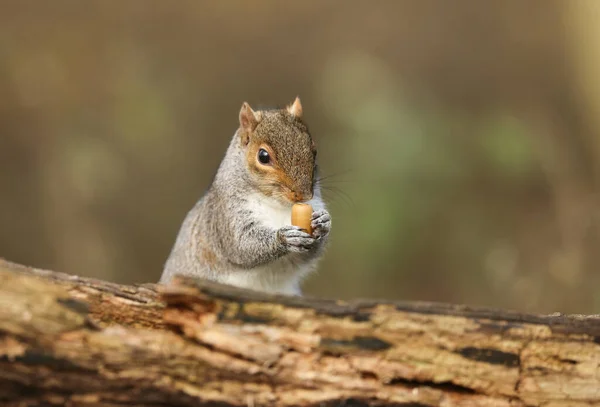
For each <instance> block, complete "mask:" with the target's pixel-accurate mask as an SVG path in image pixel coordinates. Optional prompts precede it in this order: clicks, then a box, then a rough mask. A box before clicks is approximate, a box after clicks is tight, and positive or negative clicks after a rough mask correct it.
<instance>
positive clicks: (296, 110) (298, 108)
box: [287, 96, 302, 118]
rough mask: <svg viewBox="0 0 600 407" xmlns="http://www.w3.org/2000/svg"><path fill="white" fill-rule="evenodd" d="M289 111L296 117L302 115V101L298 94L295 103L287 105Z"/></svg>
mask: <svg viewBox="0 0 600 407" xmlns="http://www.w3.org/2000/svg"><path fill="white" fill-rule="evenodd" d="M287 111H288V113H289V114H291V115H292V116H294V117H298V118H300V117H302V104H301V103H300V98H299V97H298V96H296V99H295V100H294V103H292V104H291V105H289V106H288V107H287Z"/></svg>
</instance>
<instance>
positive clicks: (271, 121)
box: [160, 98, 331, 295]
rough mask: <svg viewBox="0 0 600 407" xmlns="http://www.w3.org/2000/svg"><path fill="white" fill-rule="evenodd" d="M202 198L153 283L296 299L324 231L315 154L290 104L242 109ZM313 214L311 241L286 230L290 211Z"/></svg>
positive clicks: (298, 111)
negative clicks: (302, 208)
mask: <svg viewBox="0 0 600 407" xmlns="http://www.w3.org/2000/svg"><path fill="white" fill-rule="evenodd" d="M239 122H240V125H239V128H238V130H237V131H236V132H235V134H234V136H233V138H232V140H231V142H230V144H229V147H228V149H227V152H226V154H225V157H224V159H223V161H222V162H221V164H220V166H219V169H218V171H217V174H216V176H215V178H214V179H213V182H212V184H211V186H210V188H209V189H208V191H207V192H206V193H205V194H204V196H202V198H201V199H200V200H199V201H198V202H197V203H196V205H195V206H194V207H193V208H192V209H191V210H190V211H189V212H188V214H187V216H186V218H185V220H184V222H183V224H182V226H181V228H180V230H179V234H178V236H177V239H176V241H175V244H174V246H173V248H172V250H171V253H170V255H169V258H168V259H167V261H166V263H165V267H164V270H163V274H162V276H161V279H160V283H168V282H169V281H170V280H171V279H172V278H173V277H174V276H175V275H177V274H183V275H190V276H194V277H200V278H205V279H209V280H213V281H217V282H220V283H224V284H230V285H234V286H238V287H243V288H249V289H254V290H258V291H267V292H274V293H283V294H289V295H300V294H301V291H300V282H301V280H302V278H303V277H305V276H306V275H307V274H309V273H310V272H311V271H312V270H314V269H315V267H316V264H317V261H318V260H319V258H320V257H321V256H322V254H323V250H324V248H325V245H326V243H327V238H328V235H329V231H330V229H331V217H330V215H329V213H328V212H327V210H326V208H325V204H324V202H323V200H322V198H321V191H320V188H319V186H318V182H317V164H316V156H317V151H316V147H315V144H314V142H313V139H312V136H311V134H310V133H309V130H308V127H307V126H306V124H305V123H304V122H303V120H302V105H301V103H300V99H298V98H296V100H295V101H294V103H292V104H291V105H290V106H288V107H286V108H285V109H274V110H260V111H254V110H252V108H251V107H250V105H249V104H248V103H245V102H244V103H243V105H242V108H241V110H240V113H239ZM298 202H305V203H309V204H310V205H311V206H312V208H313V214H312V218H311V219H312V220H311V226H312V227H313V234H312V235H309V234H308V233H306V232H305V231H303V230H302V229H300V228H299V227H296V226H292V225H291V224H290V223H291V211H292V205H293V204H294V203H298Z"/></svg>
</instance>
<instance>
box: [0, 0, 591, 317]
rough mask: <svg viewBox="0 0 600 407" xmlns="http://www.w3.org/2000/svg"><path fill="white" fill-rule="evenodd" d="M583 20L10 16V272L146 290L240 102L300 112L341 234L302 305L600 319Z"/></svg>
mask: <svg viewBox="0 0 600 407" xmlns="http://www.w3.org/2000/svg"><path fill="white" fill-rule="evenodd" d="M577 4H578V5H577V6H573V3H568V2H567V1H566V0H564V1H559V0H556V1H545V0H536V1H530V2H525V3H524V2H520V1H516V0H510V1H504V2H493V3H489V2H487V3H482V2H479V1H476V0H458V1H455V2H453V3H452V4H451V5H450V4H449V3H447V2H445V1H443V0H427V1H422V2H416V1H400V0H399V1H380V2H377V3H368V2H341V1H324V2H317V1H307V2H301V3H298V2H296V3H288V2H285V3H284V2H275V1H259V2H242V1H230V2H205V1H178V2H162V1H158V0H156V1H141V0H128V1H125V2H121V3H117V2H101V1H86V2H84V3H81V2H76V1H68V0H57V1H54V2H52V4H51V5H50V3H43V2H29V1H22V2H4V3H3V4H2V6H0V8H1V9H2V12H1V13H0V94H1V95H2V98H1V99H0V191H1V192H0V193H1V194H2V195H1V199H0V226H1V227H2V233H0V256H3V257H6V258H7V259H10V260H13V261H17V262H21V263H26V264H30V265H34V266H38V267H44V268H51V269H57V270H61V271H65V272H70V273H74V274H80V275H86V276H94V277H98V278H104V279H109V280H114V281H118V282H126V283H131V282H148V281H156V280H157V279H158V277H159V275H160V273H161V268H162V264H163V262H164V261H165V259H166V257H167V255H168V253H169V250H170V248H171V245H172V244H173V242H174V239H175V236H176V233H177V230H178V228H179V226H180V224H181V221H182V220H183V217H184V216H185V213H186V212H187V211H188V210H189V209H190V208H191V207H192V205H193V204H194V202H195V201H196V200H197V199H198V198H199V197H200V196H201V195H202V193H203V191H204V190H205V189H206V188H207V187H208V186H209V184H210V181H211V178H212V177H213V175H214V173H215V171H216V168H217V166H218V164H219V162H220V160H221V158H222V156H223V154H224V151H225V148H226V146H227V144H228V142H229V140H230V137H231V136H232V134H233V132H234V131H235V128H236V126H237V113H238V110H239V108H240V106H241V104H242V102H243V101H245V100H246V101H248V102H250V104H251V105H252V106H253V107H255V108H259V107H262V106H281V105H284V104H286V103H289V102H290V101H292V100H293V98H294V97H295V96H296V95H297V94H298V95H300V96H301V98H302V101H303V106H304V111H305V116H306V121H307V123H308V125H309V126H310V128H311V130H312V133H313V135H314V137H315V139H316V141H317V145H318V147H319V157H320V160H321V163H320V164H321V167H322V169H323V176H325V177H327V178H326V179H325V180H324V181H323V185H324V188H325V196H326V198H327V200H328V201H329V204H330V209H331V212H332V215H333V224H334V229H333V233H332V241H331V246H330V249H329V251H328V252H327V255H326V257H325V259H324V260H323V262H322V263H321V266H320V269H319V272H318V273H317V274H316V275H314V276H312V277H311V278H310V279H309V280H308V281H307V283H306V290H305V291H306V292H307V293H308V294H311V295H318V296H328V297H337V298H353V297H379V298H393V299H414V300H430V301H450V302H457V303H469V304H481V305H489V306H498V307H507V308H514V309H521V310H527V311H543V312H553V311H563V312H585V313H591V312H599V311H600V292H599V289H598V287H600V285H599V284H598V283H599V282H600V276H599V274H598V267H600V256H599V255H598V250H597V247H598V244H599V243H600V241H599V237H600V234H599V227H598V216H597V213H598V212H597V209H598V195H597V186H598V175H599V174H598V171H599V166H597V164H596V163H597V162H600V161H599V159H600V137H599V130H600V129H599V128H598V123H597V121H595V118H596V116H598V115H597V114H596V112H597V111H598V107H599V106H597V105H596V104H595V103H596V102H597V100H595V99H593V97H592V96H590V95H593V92H589V91H588V88H589V87H594V86H597V83H596V82H594V81H593V80H592V79H585V78H588V76H585V75H583V74H581V73H582V72H593V71H594V70H593V69H592V68H590V67H595V66H596V65H600V61H599V60H597V59H592V58H587V59H586V57H583V56H585V55H588V54H589V53H587V52H585V49H584V50H583V51H582V50H581V49H580V48H581V47H583V45H581V44H582V41H580V38H581V36H584V35H588V37H586V38H588V39H589V44H588V43H586V45H585V46H586V47H590V49H594V48H593V47H598V46H600V44H599V43H598V42H600V39H599V40H595V39H592V37H591V36H589V33H590V32H596V33H597V34H599V35H598V36H596V37H597V38H600V32H598V31H600V30H597V31H594V29H595V28H593V27H591V26H590V25H589V24H588V25H585V24H584V22H583V20H581V16H582V15H586V14H588V11H589V10H588V8H590V10H591V8H594V10H597V6H595V4H594V3H593V0H590V1H586V0H582V1H581V2H579V3H577ZM584 27H585V28H586V31H583V29H582V28H584ZM583 32H585V34H582V33H583ZM596 37H593V38H596ZM595 64H596V65H595ZM582 78H583V79H582ZM589 78H593V77H592V76H589ZM585 80H587V82H586V81H585ZM584 90H585V91H584Z"/></svg>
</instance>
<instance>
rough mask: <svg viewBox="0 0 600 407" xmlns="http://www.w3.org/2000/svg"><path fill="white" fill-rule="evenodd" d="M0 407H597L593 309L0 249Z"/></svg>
mask: <svg viewBox="0 0 600 407" xmlns="http://www.w3.org/2000/svg"><path fill="white" fill-rule="evenodd" d="M0 405H2V406H5V405H6V406H55V405H56V406H406V407H408V406H412V407H427V406H445V407H446V406H447V407H450V406H467V407H469V406H473V407H475V406H515V407H516V406H545V407H559V406H561V407H563V406H596V405H599V406H600V317H599V316H577V315H570V316H563V315H551V316H540V315H526V314H521V313H516V312H509V311H499V310H493V309H485V308H473V307H467V306H456V305H444V304H434V303H419V302H374V301H353V302H343V301H330V300H320V299H314V298H299V297H286V296H279V295H268V294H263V293H257V292H252V291H248V290H241V289H236V288H233V287H228V286H223V285H219V284H215V283H211V282H207V281H199V280H193V279H189V278H179V279H178V280H177V282H176V283H175V284H173V285H170V286H156V285H151V284H147V285H137V286H123V285H118V284H113V283H108V282H103V281H98V280H92V279H86V278H79V277H74V276H69V275H66V274H61V273H55V272H50V271H44V270H38V269H32V268H27V267H24V266H19V265H15V264H13V263H9V262H6V261H2V260H0Z"/></svg>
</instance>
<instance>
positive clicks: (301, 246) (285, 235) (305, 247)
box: [277, 226, 315, 253]
mask: <svg viewBox="0 0 600 407" xmlns="http://www.w3.org/2000/svg"><path fill="white" fill-rule="evenodd" d="M277 236H278V237H279V239H280V240H281V242H282V243H283V244H284V245H285V246H286V247H287V249H288V250H289V251H290V252H295V253H305V252H307V251H309V250H310V249H312V247H313V246H314V244H315V238H313V237H312V236H311V235H309V234H308V233H306V232H304V231H302V229H300V228H299V227H298V226H284V227H282V228H281V229H279V230H278V231H277Z"/></svg>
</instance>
